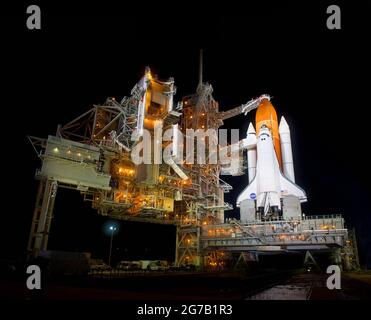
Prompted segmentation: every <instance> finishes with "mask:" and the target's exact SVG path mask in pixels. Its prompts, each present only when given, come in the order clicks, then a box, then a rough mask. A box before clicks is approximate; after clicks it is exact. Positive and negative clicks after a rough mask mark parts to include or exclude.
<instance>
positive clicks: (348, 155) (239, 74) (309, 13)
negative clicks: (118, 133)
mask: <svg viewBox="0 0 371 320" xmlns="http://www.w3.org/2000/svg"><path fill="white" fill-rule="evenodd" d="M34 3H37V2H32V4H34ZM29 4H31V3H29ZM329 4H332V3H329ZM338 4H339V5H340V6H341V9H342V29H341V30H328V29H327V28H326V19H327V14H326V8H327V5H325V4H322V5H314V4H312V2H308V3H307V4H305V3H302V4H300V5H298V4H297V3H295V2H292V3H289V2H287V3H284V4H280V5H278V4H274V5H273V4H266V3H264V4H263V3H262V4H260V5H249V6H244V7H239V6H232V5H231V6H230V7H228V8H224V7H218V8H213V9H214V10H211V11H210V10H209V9H208V7H207V6H206V5H205V6H204V7H203V8H200V6H199V4H198V5H196V4H195V5H194V6H191V5H187V6H185V5H183V6H182V7H181V8H178V9H175V8H174V11H173V12H169V11H167V10H165V3H163V2H161V7H158V8H157V11H154V10H153V9H152V8H150V7H145V6H141V7H140V6H139V7H137V8H134V7H113V6H111V7H109V6H104V7H103V6H93V7H83V6H81V7H75V6H70V7H68V8H65V7H60V6H59V7H57V6H56V7H53V8H52V7H50V6H48V5H47V4H45V3H44V2H42V3H41V10H42V29H41V30H39V31H35V30H34V31H30V30H27V29H26V26H25V21H26V13H25V12H26V7H27V5H24V6H21V5H19V6H18V7H12V8H9V10H7V9H6V10H5V9H4V10H2V13H1V26H0V27H1V29H0V30H1V31H0V32H1V39H2V40H1V41H2V46H1V52H2V59H1V64H2V68H1V74H2V78H3V81H2V85H1V87H2V90H1V92H2V99H1V100H2V113H3V114H2V118H1V120H2V126H1V127H2V138H3V139H2V163H3V165H2V171H3V172H2V173H3V179H2V182H3V184H2V189H3V190H4V191H5V194H4V192H3V205H2V210H1V212H2V223H1V224H2V232H1V237H4V240H2V241H1V246H3V247H4V248H3V249H2V251H1V255H0V258H22V257H24V255H25V251H26V246H27V239H28V233H29V228H30V223H31V218H32V213H33V208H34V204H35V197H36V191H37V182H36V181H35V180H34V179H33V177H34V173H35V170H36V169H37V168H38V167H39V165H40V163H39V160H38V159H37V157H36V154H35V152H34V150H33V148H32V146H31V144H30V143H29V142H28V140H27V139H26V135H33V136H39V137H47V135H48V134H55V130H56V128H57V125H58V124H59V123H61V124H64V123H67V122H68V121H70V120H72V119H73V118H75V117H77V116H78V115H80V114H82V113H83V112H85V111H86V110H88V109H89V108H90V107H91V106H92V105H93V104H98V103H103V102H104V101H105V99H106V98H107V97H110V96H112V97H117V99H118V100H120V99H121V98H122V97H123V96H125V95H129V94H130V90H131V88H132V87H133V86H134V84H135V83H136V82H137V81H138V80H139V79H140V77H141V76H142V74H143V72H144V68H145V66H147V65H148V66H150V67H151V69H152V73H154V74H158V76H159V77H160V78H165V79H166V78H168V77H174V78H175V83H176V86H177V89H178V90H177V95H176V100H180V99H181V97H182V96H183V95H186V94H190V93H193V92H194V91H195V89H196V86H197V77H198V50H199V48H203V49H204V81H207V82H209V83H211V84H212V86H213V88H214V97H215V99H216V100H217V101H218V102H219V105H220V109H221V110H227V109H230V108H232V107H235V106H238V105H240V104H241V103H245V102H247V101H248V100H250V99H251V98H252V97H256V96H259V95H260V94H262V93H268V94H270V95H271V96H273V100H272V103H273V105H274V106H275V107H276V110H277V113H278V116H279V117H280V116H281V115H284V116H285V118H286V120H287V122H288V124H289V125H290V129H291V139H292V144H293V156H294V165H295V174H296V182H297V184H298V185H299V186H301V187H302V188H303V189H304V190H305V191H306V192H307V196H308V203H306V204H305V205H304V206H303V212H305V213H306V214H307V215H310V214H312V215H316V214H339V213H340V214H343V215H344V218H345V220H346V224H347V226H348V227H354V228H355V229H356V233H357V237H358V242H359V249H360V256H361V263H363V264H368V266H370V265H371V250H370V248H371V235H370V230H371V210H370V200H371V192H370V183H369V176H370V175H369V171H370V164H371V161H370V155H369V152H370V150H369V149H370V139H369V138H368V137H369V135H370V128H369V126H370V124H369V123H370V120H369V117H368V116H369V102H368V94H369V92H370V88H369V84H370V81H369V77H370V56H371V54H370V49H369V43H366V42H369V39H370V34H369V31H368V30H370V27H369V25H367V20H366V19H365V13H366V12H367V8H369V7H368V6H367V2H365V3H364V4H362V5H359V6H356V5H353V7H350V5H349V4H348V5H345V4H342V3H340V2H338ZM66 6H67V5H66ZM171 6H172V7H174V6H175V4H174V3H173V4H172V5H171ZM162 9H163V10H162ZM161 10H162V11H161ZM254 116H255V112H252V113H250V114H249V115H247V116H243V115H241V116H238V117H235V118H232V119H230V120H227V121H225V128H239V129H240V130H241V133H240V134H241V138H243V137H244V136H245V134H244V132H246V130H247V126H248V123H249V122H250V121H252V120H253V119H254ZM222 179H224V180H226V181H228V182H229V183H230V184H231V185H232V186H233V187H234V191H232V192H231V193H229V194H226V200H227V201H228V202H230V203H232V204H235V200H236V197H237V195H238V194H239V192H240V191H241V190H242V189H243V188H244V187H245V186H246V184H247V176H242V177H226V176H224V177H223V176H222ZM54 213H55V218H54V221H53V224H52V228H51V236H50V242H49V244H50V245H49V248H50V249H58V250H65V251H88V252H92V254H93V256H95V257H101V258H105V259H106V258H107V253H108V246H109V236H108V235H107V234H105V232H104V226H105V225H106V224H107V223H108V222H107V219H106V218H104V217H101V216H99V215H98V214H97V213H96V212H95V211H94V210H93V209H91V208H90V206H89V203H84V202H83V201H82V197H81V195H80V194H79V193H78V192H73V191H70V190H65V189H59V191H58V195H57V199H56V205H55V212H54ZM237 215H238V211H237V210H233V212H231V211H230V212H228V213H227V216H237ZM114 250H115V251H114V252H115V253H114V254H115V257H116V259H123V260H124V259H140V258H143V259H144V258H149V259H151V258H162V259H173V258H174V250H175V229H174V228H173V227H167V226H156V225H147V224H139V223H132V222H131V223H129V222H121V223H119V232H118V234H117V235H116V236H115V240H114Z"/></svg>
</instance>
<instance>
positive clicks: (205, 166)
mask: <svg viewBox="0 0 371 320" xmlns="http://www.w3.org/2000/svg"><path fill="white" fill-rule="evenodd" d="M175 92H176V87H175V85H174V79H172V78H170V79H167V80H165V81H162V80H159V79H158V78H157V77H155V76H152V74H151V72H150V70H149V69H146V71H145V74H144V76H143V77H142V79H141V80H140V81H139V82H138V83H137V84H136V85H135V86H134V88H133V89H132V91H131V95H130V96H129V97H124V98H123V99H122V100H121V101H120V102H118V101H117V100H116V99H115V98H108V99H107V100H106V102H105V103H104V104H103V105H94V106H93V107H92V108H91V109H90V110H88V111H87V112H85V113H83V114H82V115H80V116H79V117H77V118H75V119H74V120H72V121H71V122H69V123H67V124H65V125H63V126H62V125H59V126H58V128H57V131H56V134H55V135H50V136H48V138H46V139H45V138H36V137H29V139H30V141H31V143H32V145H33V147H34V148H35V151H36V152H37V155H38V156H39V158H40V160H41V163H42V165H41V168H40V169H39V170H37V172H36V179H38V180H39V181H40V184H39V189H38V194H37V199H36V206H35V211H34V216H33V220H32V226H31V232H30V238H29V243H28V252H29V255H30V256H34V257H35V256H38V255H39V254H40V252H41V251H44V250H47V245H48V237H49V232H50V226H51V221H52V218H53V206H54V200H55V197H56V195H57V191H58V188H70V189H74V190H77V191H79V192H80V193H81V194H82V196H83V199H84V200H85V201H89V202H91V204H92V207H93V208H94V209H96V210H97V212H98V214H100V215H103V216H107V217H110V218H114V219H119V220H130V221H138V222H147V223H156V224H173V225H175V226H176V228H177V234H176V258H175V265H176V266H183V265H194V266H196V267H198V268H200V269H207V268H210V269H213V268H219V267H223V265H224V261H225V260H226V259H227V258H228V255H229V253H232V252H239V253H241V254H245V253H247V254H248V257H249V258H248V260H250V261H256V260H258V257H259V255H260V254H278V253H282V254H284V253H287V252H307V251H313V250H317V251H331V252H336V255H335V258H334V261H335V262H336V263H338V264H343V265H344V267H345V268H347V269H352V268H355V267H356V264H357V257H356V250H355V249H354V248H355V241H353V240H350V239H349V236H348V230H347V229H346V228H345V226H344V220H343V218H342V217H341V216H339V215H337V216H319V217H311V216H306V217H305V216H303V214H302V213H301V209H300V200H302V199H304V198H305V193H302V190H301V189H300V188H299V187H298V186H296V185H295V184H294V181H293V178H292V177H293V171H292V170H293V169H292V166H293V163H292V159H291V160H290V159H287V158H286V159H283V161H282V163H281V158H279V159H278V161H277V163H274V165H275V166H276V169H274V170H275V171H274V174H276V175H277V177H278V176H279V175H281V176H280V178H277V179H280V180H279V181H281V185H280V186H281V189H279V190H278V192H277V194H281V198H280V197H278V198H277V199H274V197H273V195H274V192H265V193H264V192H260V193H259V192H257V191H256V192H255V191H254V192H253V191H251V190H252V189H251V188H257V189H259V188H260V189H261V188H262V186H261V183H260V185H259V182H254V181H256V179H254V176H259V173H258V172H259V171H258V170H259V161H260V166H261V165H262V164H261V163H262V162H261V159H263V157H262V156H260V157H259V156H258V162H257V163H256V154H255V155H254V154H253V152H254V150H255V149H254V148H256V146H257V148H258V151H259V143H260V142H259V140H257V138H258V139H264V140H263V141H261V143H262V144H261V145H263V144H265V143H266V142H267V141H266V140H265V139H266V137H264V138H262V133H264V130H265V131H266V133H265V134H266V136H267V137H269V135H270V133H272V139H273V140H274V139H277V137H276V136H275V133H274V130H271V131H269V129H271V128H270V127H269V123H265V124H264V125H265V127H264V126H261V127H259V128H258V126H257V131H258V137H255V139H254V138H252V137H251V134H252V131H251V128H250V127H249V130H250V132H249V130H248V132H247V133H248V136H247V138H246V139H243V140H241V141H238V142H232V143H231V144H228V145H225V146H221V147H220V149H219V150H218V151H219V152H220V151H223V152H225V154H226V157H227V158H229V159H232V158H231V157H232V154H236V155H237V159H238V161H237V165H236V163H234V164H233V160H230V161H229V162H228V161H227V162H223V163H222V162H221V161H217V162H216V163H210V162H207V163H203V162H202V161H201V162H200V161H199V162H196V163H188V162H187V161H184V160H183V158H182V156H183V155H184V150H183V149H181V148H180V147H181V146H183V145H184V144H185V140H186V139H187V137H188V135H187V132H188V130H201V131H207V130H215V131H218V129H219V128H220V127H221V126H222V125H223V120H225V119H228V118H231V117H234V116H237V115H239V114H242V113H245V114H247V113H248V112H250V111H252V110H254V109H256V108H258V107H260V106H261V105H263V104H266V103H267V101H269V100H270V97H269V96H267V95H262V96H260V97H258V98H255V99H252V100H250V101H249V102H247V103H246V104H243V105H241V106H238V107H235V108H232V109H230V110H227V111H219V105H218V103H217V102H216V101H215V100H214V98H213V96H212V92H213V89H212V86H211V85H210V84H207V83H204V82H202V76H200V81H199V85H198V88H197V91H196V93H195V94H192V95H189V96H186V97H183V98H182V99H181V101H179V102H178V103H175V102H174V95H175ZM158 126H161V128H162V130H163V131H168V132H170V136H169V137H168V139H167V140H160V139H159V137H158V136H156V128H158ZM276 129H277V130H278V124H277V128H276ZM259 130H260V131H261V132H259ZM277 130H276V131H277ZM179 132H180V133H183V134H184V136H181V135H179ZM254 132H255V130H254ZM277 132H278V131H277ZM147 133H149V135H148V136H149V140H150V145H151V146H153V147H152V148H151V149H150V151H149V153H148V155H149V157H150V158H151V159H154V158H156V152H157V151H160V154H161V157H160V158H161V161H160V163H157V162H156V161H153V162H152V163H145V162H143V163H141V164H138V163H137V162H136V161H134V160H133V157H132V154H133V153H134V152H136V154H137V156H138V157H145V153H146V152H147V151H145V150H144V149H143V146H142V145H141V144H143V143H144V140H145V138H146V134H147ZM280 133H281V132H280ZM286 133H287V132H286ZM286 133H285V132H284V134H286ZM148 136H147V138H148ZM281 136H282V134H281ZM212 139H213V138H212V137H211V136H210V135H209V136H204V137H201V138H200V139H198V140H197V143H196V142H194V143H193V142H192V144H193V145H196V144H198V143H201V144H202V145H203V147H204V149H205V151H206V154H207V155H209V154H211V153H212V152H211V150H210V145H211V144H210V141H211V140H212ZM253 140H254V141H253ZM273 140H272V141H273ZM200 141H201V142H200ZM257 141H258V142H257ZM285 143H287V140H285ZM269 148H270V147H269V146H268V147H267V148H266V149H264V150H268V151H269V150H270V151H272V150H273V149H269ZM274 148H275V151H276V154H278V151H277V150H278V149H277V148H278V147H277V140H274ZM138 150H139V151H138ZM156 150H157V151H156ZM180 150H181V151H180ZM182 150H183V151H182ZM197 150H198V149H197V148H193V149H192V153H193V154H192V156H193V157H194V158H195V159H199V158H198V154H197ZM282 151H283V153H284V154H286V155H287V154H288V153H285V150H284V149H283V150H282ZM290 151H291V149H290ZM246 154H247V158H248V161H247V166H246V165H245V163H246V161H244V158H245V155H246ZM157 156H158V154H157ZM188 156H189V154H188ZM254 156H255V167H253V166H252V165H251V164H252V163H253V161H252V160H251V159H253V157H254ZM185 159H187V157H185ZM218 159H220V154H219V158H218ZM259 159H260V160H259ZM272 161H274V159H273V160H272ZM290 161H291V162H290ZM266 163H268V164H267V165H270V164H269V161H268V162H266ZM290 166H291V167H290ZM279 168H281V169H279ZM246 169H248V172H249V182H250V185H249V186H248V188H250V189H251V190H250V189H246V190H247V192H245V194H243V195H242V196H240V197H239V198H238V200H237V205H238V206H240V209H241V219H240V220H236V219H229V220H227V221H225V218H224V212H225V211H226V210H231V209H232V208H233V206H232V205H231V204H229V203H226V202H225V201H224V193H227V192H229V191H230V190H232V186H231V185H229V184H228V183H226V182H225V181H223V180H222V179H221V178H220V175H221V173H226V172H229V174H231V175H235V176H236V175H242V174H244V172H245V170H246ZM254 170H255V171H254ZM263 171H264V172H268V171H267V170H263ZM272 172H273V171H272ZM283 172H285V176H284V173H283ZM286 172H287V174H286ZM290 174H291V176H290ZM288 177H291V179H289V178H288ZM262 179H263V180H261V181H265V180H264V177H263V178H262ZM277 179H276V180H277ZM277 181H278V180H277ZM254 183H258V185H255V186H254ZM282 186H284V187H285V190H283V189H282ZM254 190H255V189H254ZM256 193H257V194H256ZM263 193H264V194H263ZM305 199H306V198H305ZM274 201H275V202H274ZM257 202H258V203H259V204H257ZM272 210H273V211H272ZM272 213H273V214H272Z"/></svg>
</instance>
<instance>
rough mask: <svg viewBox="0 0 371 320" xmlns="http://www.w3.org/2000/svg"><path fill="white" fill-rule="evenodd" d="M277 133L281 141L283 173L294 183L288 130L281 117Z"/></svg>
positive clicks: (284, 120)
mask: <svg viewBox="0 0 371 320" xmlns="http://www.w3.org/2000/svg"><path fill="white" fill-rule="evenodd" d="M278 132H279V134H280V140H281V154H282V167H283V173H284V175H285V177H286V178H287V179H289V180H290V181H292V182H295V173H294V161H293V158H292V148H291V137H290V128H289V126H288V124H287V122H286V119H285V118H284V117H283V116H282V117H281V122H280V126H279V129H278Z"/></svg>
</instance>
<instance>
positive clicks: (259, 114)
mask: <svg viewBox="0 0 371 320" xmlns="http://www.w3.org/2000/svg"><path fill="white" fill-rule="evenodd" d="M263 124H265V125H266V126H267V127H268V128H269V129H270V130H271V132H272V137H273V144H274V150H275V151H276V155H277V160H278V163H279V165H280V168H281V170H282V157H281V144H280V136H279V133H278V119H277V113H276V109H274V107H273V105H272V104H271V102H270V101H269V100H268V99H264V100H263V101H262V102H261V103H260V105H259V107H258V110H257V111H256V116H255V126H256V135H257V136H258V135H259V131H260V128H261V126H262V125H263Z"/></svg>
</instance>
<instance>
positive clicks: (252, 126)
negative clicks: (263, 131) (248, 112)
mask: <svg viewBox="0 0 371 320" xmlns="http://www.w3.org/2000/svg"><path fill="white" fill-rule="evenodd" d="M247 134H248V135H249V134H256V132H255V129H254V125H253V124H252V123H251V122H250V124H249V127H248V128H247Z"/></svg>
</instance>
